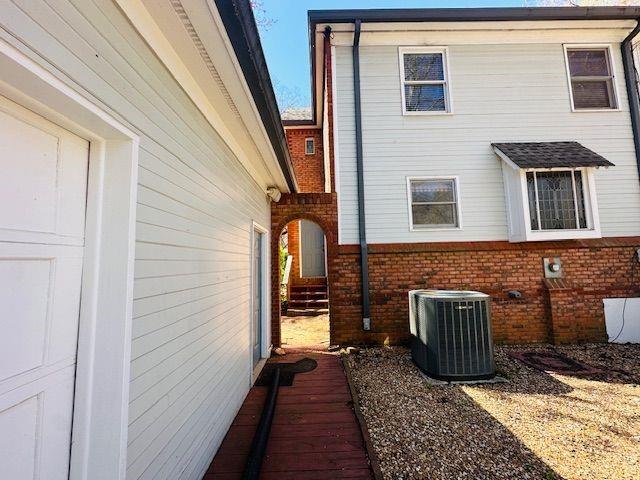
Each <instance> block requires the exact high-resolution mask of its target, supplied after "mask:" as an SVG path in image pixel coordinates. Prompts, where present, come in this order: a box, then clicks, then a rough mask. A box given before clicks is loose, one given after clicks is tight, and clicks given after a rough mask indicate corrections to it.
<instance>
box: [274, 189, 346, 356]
mask: <svg viewBox="0 0 640 480" xmlns="http://www.w3.org/2000/svg"><path fill="white" fill-rule="evenodd" d="M301 219H306V220H311V221H313V222H315V223H317V224H318V225H319V226H320V228H322V231H323V232H324V234H325V237H326V240H327V267H328V271H327V284H328V287H329V298H330V299H331V292H332V288H333V287H332V282H333V281H334V280H335V277H336V273H335V268H334V266H335V265H336V261H335V259H336V256H337V254H338V249H337V246H338V210H337V201H336V195H335V193H295V194H285V195H282V198H281V199H280V201H279V202H277V203H276V202H273V203H271V258H278V256H277V255H278V242H279V238H280V233H281V232H282V229H283V228H284V227H285V226H286V225H287V224H289V223H290V222H292V221H294V220H301ZM271 284H272V285H280V268H279V267H278V265H277V263H276V262H273V261H272V262H271ZM271 291H272V295H271V338H272V343H273V344H274V345H275V346H279V345H280V296H279V292H278V289H277V288H272V289H271ZM329 301H331V300H329ZM332 328H333V327H332V326H331V325H330V326H329V330H330V335H332V336H333V335H334V333H332Z"/></svg>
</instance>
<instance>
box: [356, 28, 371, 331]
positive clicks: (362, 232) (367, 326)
mask: <svg viewBox="0 0 640 480" xmlns="http://www.w3.org/2000/svg"><path fill="white" fill-rule="evenodd" d="M361 23H362V22H361V21H360V20H358V19H356V20H355V21H354V24H355V30H354V34H353V102H354V114H355V127H356V168H357V177H358V232H359V237H360V274H361V275H360V281H361V284H362V328H363V329H364V330H371V305H370V301H369V254H368V249H367V229H366V221H365V208H364V166H363V156H362V106H361V100H360V27H361Z"/></svg>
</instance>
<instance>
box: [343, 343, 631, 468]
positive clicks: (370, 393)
mask: <svg viewBox="0 0 640 480" xmlns="http://www.w3.org/2000/svg"><path fill="white" fill-rule="evenodd" d="M511 348H514V347H511ZM515 349H517V350H519V351H523V350H532V349H535V350H543V349H550V350H554V351H557V352H561V353H564V354H565V355H567V356H569V357H571V358H574V359H576V360H579V361H581V362H583V363H586V364H588V365H591V366H594V367H597V368H600V369H603V370H605V373H601V374H598V375H596V376H594V377H591V378H584V377H582V378H581V377H572V376H564V375H557V374H548V373H545V372H541V371H539V370H535V369H532V368H530V367H527V366H525V365H524V364H523V363H521V362H520V361H518V360H515V359H513V358H511V357H509V356H507V355H506V353H507V351H508V350H509V348H507V347H501V348H498V349H497V351H496V364H497V368H498V373H499V374H500V375H503V376H504V377H506V378H507V379H508V380H509V381H508V383H501V384H492V385H474V386H468V385H467V386H430V385H428V384H427V383H426V382H425V380H424V379H423V378H422V376H421V375H420V373H419V372H418V370H417V368H416V366H415V365H414V364H413V362H412V360H411V354H410V352H409V351H408V350H407V349H405V348H400V347H395V348H375V349H366V350H363V351H362V352H361V353H360V354H358V355H351V356H350V357H349V359H348V361H349V362H350V365H351V366H352V370H353V377H354V382H355V384H356V388H357V391H358V396H359V398H360V402H361V404H362V409H363V413H364V416H365V418H366V421H367V424H368V427H369V431H370V435H371V438H372V441H373V444H374V448H375V450H376V452H377V454H378V456H379V459H380V463H381V468H382V471H383V473H384V476H385V478H388V479H407V478H429V479H514V480H515V479H518V480H520V479H567V480H573V479H584V480H600V479H612V480H613V479H615V480H623V479H638V478H640V385H639V383H640V345H606V344H605V345H586V346H571V347H560V348H555V349H554V347H550V346H547V347H545V346H537V347H531V346H525V347H519V348H515Z"/></svg>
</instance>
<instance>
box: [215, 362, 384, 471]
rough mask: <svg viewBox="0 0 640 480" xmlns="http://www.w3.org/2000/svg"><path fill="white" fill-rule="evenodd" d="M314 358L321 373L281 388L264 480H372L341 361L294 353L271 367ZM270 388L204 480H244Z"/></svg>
mask: <svg viewBox="0 0 640 480" xmlns="http://www.w3.org/2000/svg"><path fill="white" fill-rule="evenodd" d="M304 357H309V358H313V359H315V360H316V361H317V362H318V367H317V368H316V369H315V370H314V371H312V372H308V373H301V374H297V375H296V377H295V380H294V382H293V385H292V386H290V387H280V391H279V393H278V402H277V406H276V411H275V415H274V419H273V425H272V426H271V435H270V437H269V444H268V447H267V453H266V456H265V459H264V462H263V464H262V473H261V478H262V479H265V480H269V479H278V480H289V479H305V480H320V479H336V478H348V479H372V478H373V475H372V473H371V469H370V467H369V461H368V458H367V454H366V450H365V447H364V443H363V440H362V434H361V432H360V427H359V425H358V422H357V420H356V416H355V414H354V412H353V408H352V400H351V394H350V393H349V386H348V383H347V380H346V377H345V374H344V371H343V369H342V364H341V362H340V357H338V356H337V355H332V354H327V353H316V352H313V353H312V352H306V351H302V352H298V351H295V352H293V353H288V354H287V355H286V356H285V357H282V358H279V359H271V360H270V361H279V362H295V361H297V360H300V359H302V358H304ZM267 390H268V389H267V387H253V388H252V389H251V391H250V392H249V395H248V396H247V398H246V400H245V402H244V404H243V406H242V408H241V409H240V412H239V413H238V415H237V416H236V418H235V420H234V422H233V424H232V426H231V428H230V429H229V432H228V433H227V436H226V437H225V439H224V441H223V443H222V446H221V447H220V450H219V451H218V453H217V454H216V457H215V458H214V459H213V462H212V463H211V466H210V467H209V470H208V471H207V474H206V475H205V476H204V480H219V479H225V480H226V479H239V478H240V477H241V475H242V470H243V468H244V465H245V461H246V459H247V455H248V453H249V448H250V446H251V440H252V438H253V434H254V432H255V430H256V426H257V424H258V421H259V419H260V413H261V411H262V405H263V403H264V399H265V397H266V394H267Z"/></svg>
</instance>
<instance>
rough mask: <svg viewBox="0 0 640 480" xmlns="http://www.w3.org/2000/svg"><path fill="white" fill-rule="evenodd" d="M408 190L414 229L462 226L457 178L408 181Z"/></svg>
mask: <svg viewBox="0 0 640 480" xmlns="http://www.w3.org/2000/svg"><path fill="white" fill-rule="evenodd" d="M407 189H408V194H409V217H410V227H411V229H412V230H416V229H421V228H459V227H460V211H459V205H460V202H459V200H458V187H457V179H456V178H408V179H407Z"/></svg>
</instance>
